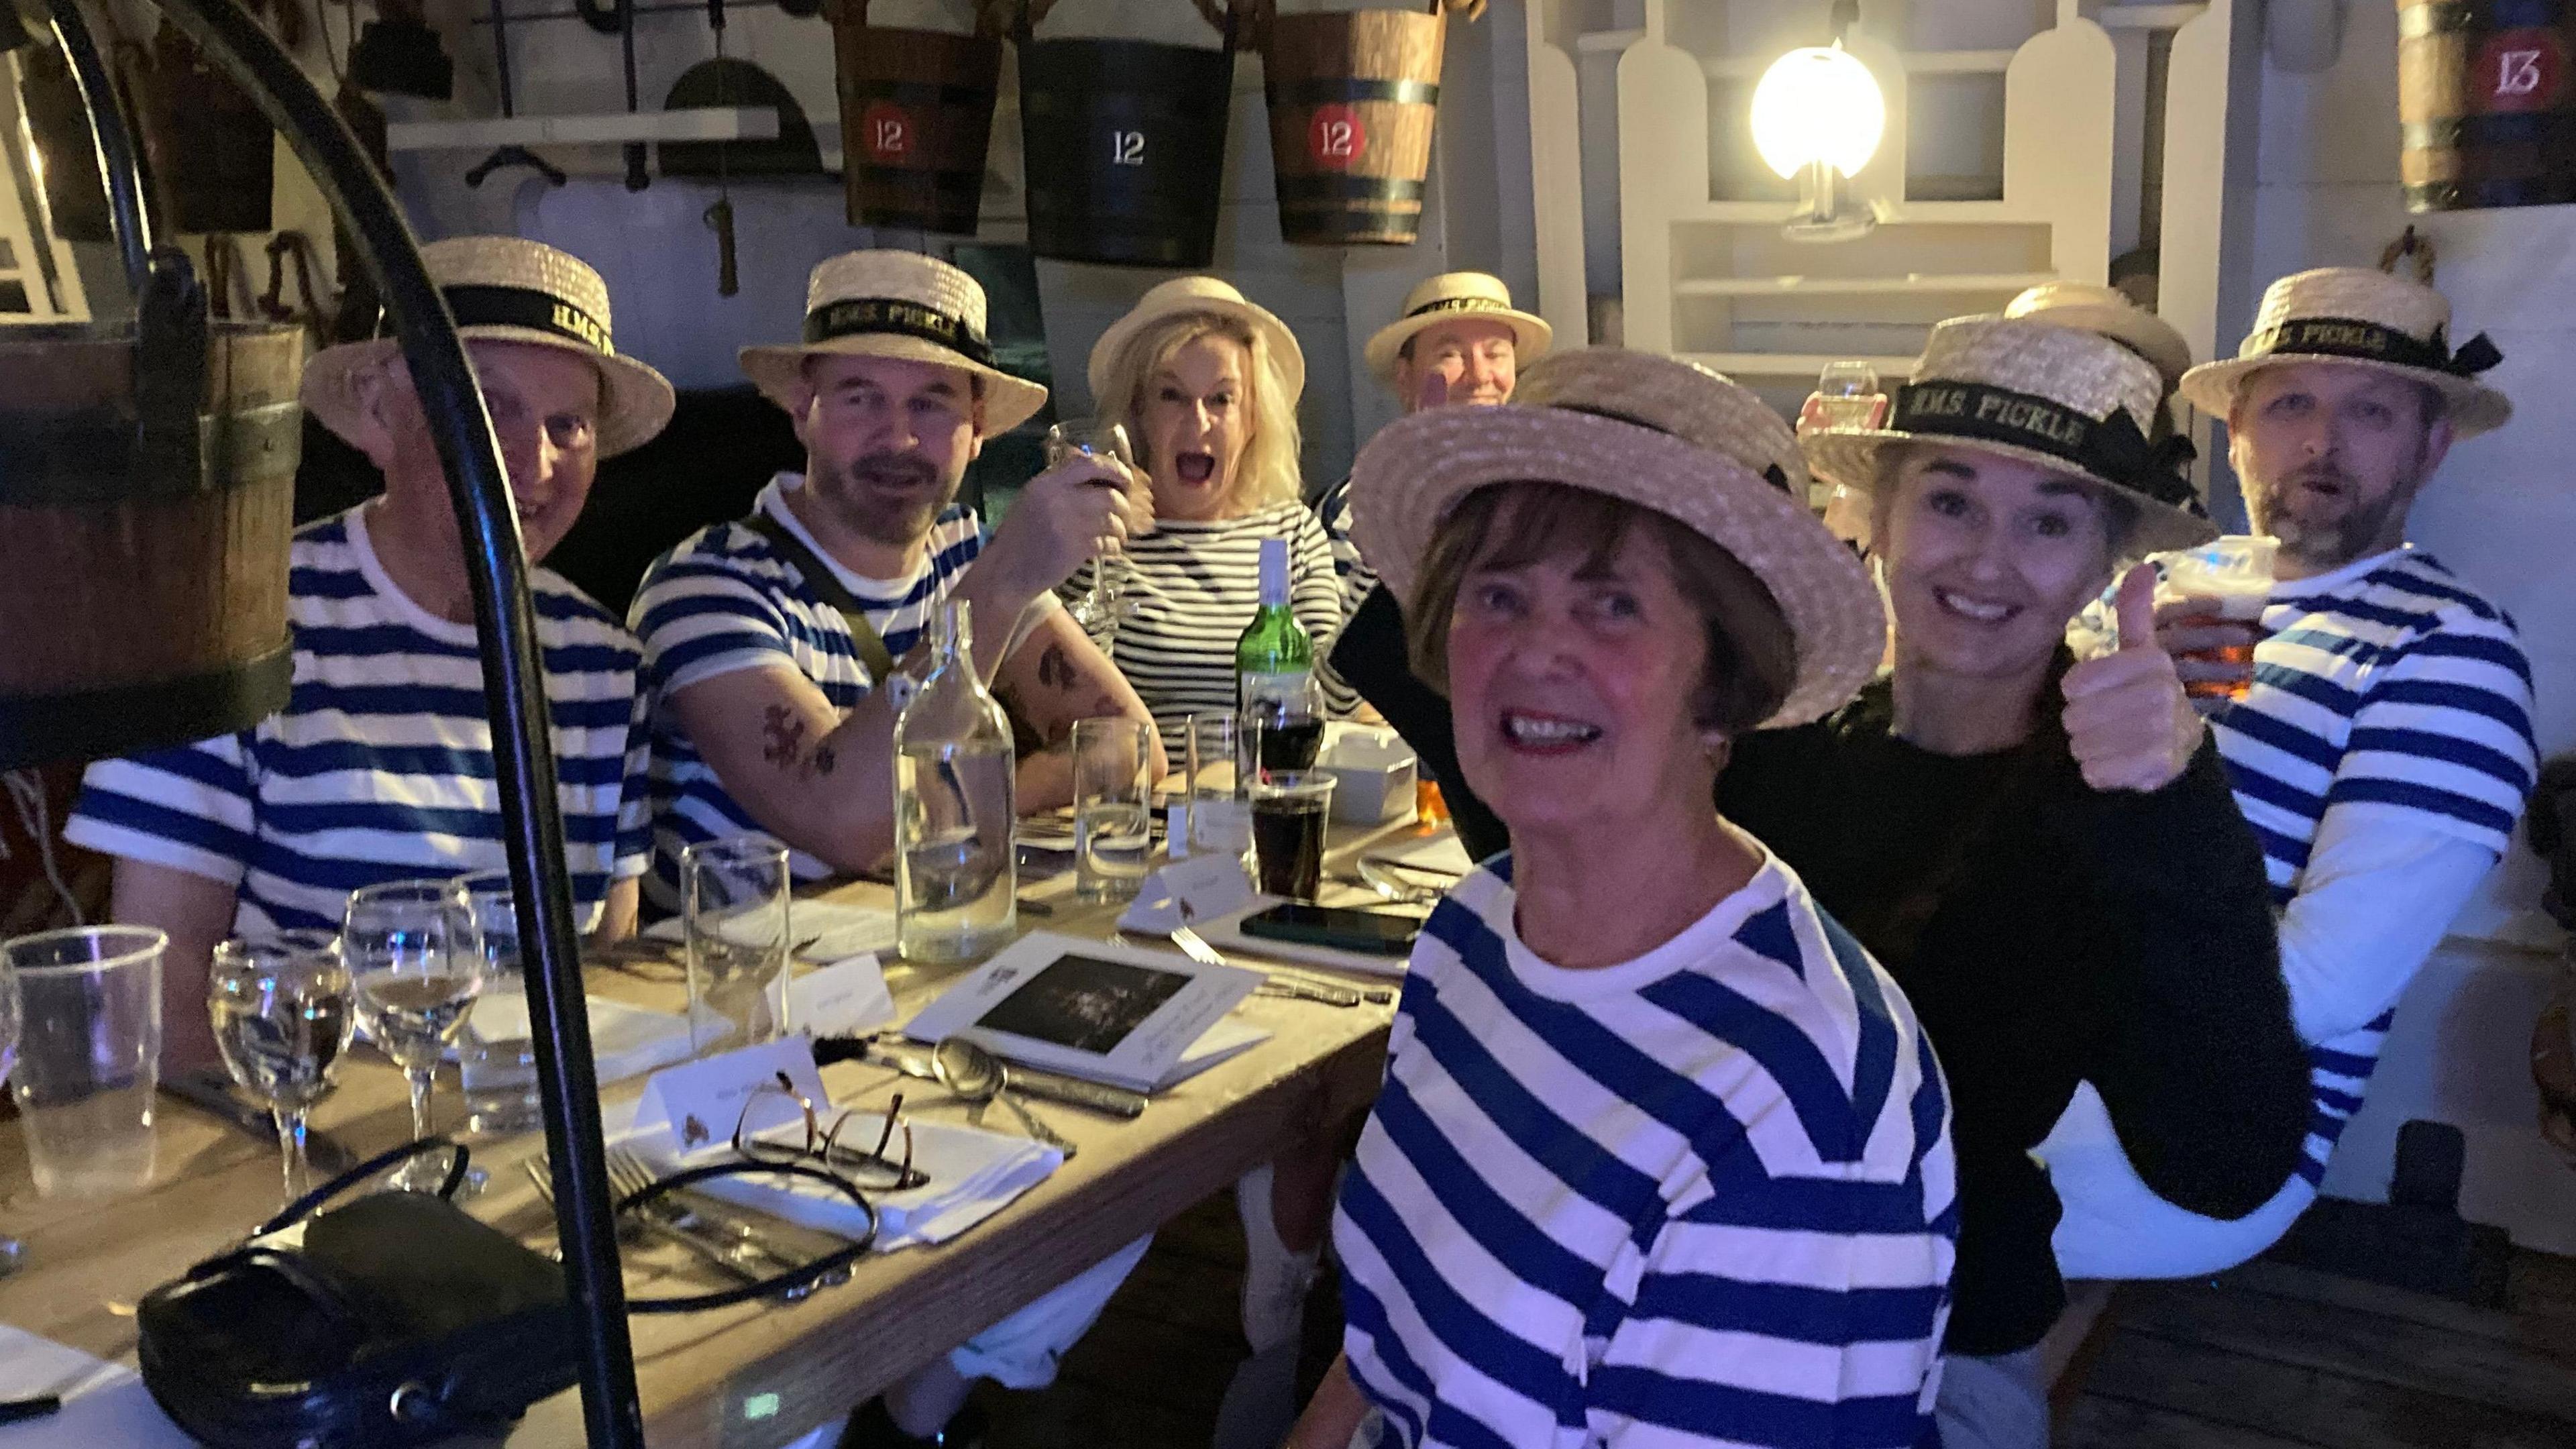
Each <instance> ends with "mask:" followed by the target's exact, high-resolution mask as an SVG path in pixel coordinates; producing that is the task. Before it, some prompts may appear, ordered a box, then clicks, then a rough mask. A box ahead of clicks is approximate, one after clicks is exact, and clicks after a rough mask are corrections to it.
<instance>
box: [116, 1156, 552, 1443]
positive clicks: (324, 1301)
mask: <svg viewBox="0 0 2576 1449" xmlns="http://www.w3.org/2000/svg"><path fill="white" fill-rule="evenodd" d="M433 1148H436V1149H447V1150H452V1151H453V1152H454V1154H455V1164H454V1167H453V1168H452V1170H451V1171H450V1172H449V1174H448V1179H447V1185H446V1188H445V1189H444V1191H443V1192H442V1194H441V1195H439V1196H435V1197H433V1196H430V1195H428V1194H425V1193H412V1192H379V1193H374V1194H371V1195H369V1196H366V1197H362V1198H359V1199H357V1200H356V1201H353V1202H351V1203H349V1204H347V1205H346V1206H343V1207H338V1208H334V1209H332V1210H331V1211H329V1212H327V1213H323V1214H321V1215H320V1216H318V1217H311V1220H310V1221H309V1222H307V1223H306V1225H305V1229H304V1241H303V1245H302V1246H301V1247H300V1248H288V1247H282V1246H274V1245H267V1244H264V1243H262V1242H260V1241H258V1239H260V1238H264V1237H266V1236H267V1235H268V1234H270V1233H274V1232H276V1231H278V1230H280V1229H282V1228H285V1227H287V1226H290V1225H292V1224H293V1223H296V1222H299V1221H304V1220H305V1219H306V1218H308V1217H310V1215H311V1214H312V1213H313V1212H314V1210H315V1209H317V1208H319V1207H320V1206H322V1204H324V1203H325V1202H327V1201H329V1200H330V1199H331V1198H333V1197H335V1196H337V1195H338V1194H340V1193H341V1192H342V1191H344V1190H346V1189H347V1188H348V1187H350V1186H352V1185H354V1184H356V1183H360V1182H364V1181H366V1180H367V1179H369V1178H371V1177H373V1176H374V1175H375V1174H376V1173H378V1172H381V1171H383V1170H384V1169H385V1168H386V1167H388V1166H390V1165H392V1164H393V1163H394V1162H397V1161H399V1160H401V1159H403V1158H406V1157H410V1156H412V1155H415V1154H417V1153H419V1152H421V1151H424V1150H430V1149H433ZM464 1168H465V1149H463V1148H462V1147H452V1146H451V1145H450V1144H447V1143H445V1142H441V1141H438V1140H436V1139H432V1140H431V1141H429V1142H424V1143H415V1144H413V1145H411V1146H408V1147H405V1148H402V1149H399V1150H397V1151H395V1152H392V1153H388V1154H386V1155H385V1156H382V1157H379V1158H377V1159H375V1160H374V1161H372V1162H369V1163H366V1164H363V1165H361V1166H360V1167H358V1168H355V1169H353V1170H352V1171H350V1172H348V1173H345V1174H343V1175H341V1176H340V1177H339V1178H336V1179H334V1180H333V1181H332V1182H331V1183H330V1184H329V1185H328V1186H326V1187H323V1188H322V1189H320V1190H318V1191H316V1192H314V1193H312V1194H310V1195H308V1196H307V1197H305V1198H303V1199H302V1200H300V1201H298V1202H296V1203H294V1204H293V1205H291V1206H289V1207H288V1208H287V1209H286V1211H285V1212H283V1213H281V1214H279V1215H278V1217H276V1218H275V1219H272V1220H271V1221H270V1222H268V1223H266V1224H263V1225H262V1226H261V1229H260V1231H259V1232H258V1233H257V1234H255V1235H254V1240H253V1241H252V1242H251V1243H249V1244H247V1245H245V1246H243V1247H241V1248H237V1249H235V1250H234V1251H232V1252H229V1253H225V1254H223V1255H222V1256H220V1257H216V1258H211V1259H208V1260H207V1261H205V1262H203V1263H200V1264H198V1265H197V1266H196V1267H194V1268H191V1269H190V1270H188V1273H187V1275H186V1276H185V1277H183V1278H181V1279H179V1280H178V1281H177V1282H174V1283H167V1284H164V1285H162V1286H161V1287H159V1288H156V1289H154V1290H153V1291H152V1293H151V1295H150V1296H148V1297H146V1298H145V1299H144V1300H143V1302H142V1305H141V1307H140V1308H139V1309H138V1310H137V1313H136V1321H137V1325H138V1328H139V1331H140V1339H141V1341H140V1354H141V1360H142V1369H143V1383H144V1387H146V1388H147V1389H149V1390H151V1393H152V1397H153V1399H154V1400H155V1401H156V1402H158V1403H159V1404H160V1405H161V1408H162V1411H163V1412H165V1413H167V1414H168V1415H169V1416H170V1418H171V1421H172V1422H174V1423H176V1424H177V1425H178V1426H179V1427H180V1428H181V1429H183V1430H185V1431H187V1432H188V1433H189V1434H191V1435H193V1436H194V1437H196V1438H197V1439H200V1440H202V1441H204V1442H205V1443H208V1444H211V1445H215V1446H218V1449H341V1446H357V1445H365V1446H369V1449H374V1446H391V1445H405V1444H420V1443H426V1442H429V1441H432V1440H437V1439H444V1438H447V1437H449V1436H452V1435H456V1434H463V1433H478V1432H492V1431H495V1430H498V1429H501V1428H503V1427H505V1426H506V1425H507V1424H508V1423H509V1422H510V1421H512V1420H514V1419H516V1418H518V1417H519V1415H521V1414H522V1413H524V1412H526V1410H527V1408H528V1406H529V1405H530V1404H533V1403H535V1402H536V1401H537V1400H539V1399H542V1398H545V1397H547V1396H548V1395H550V1394H555V1393H559V1392H561V1391H563V1390H565V1389H568V1388H571V1387H572V1386H573V1385H574V1383H575V1382H577V1381H578V1379H579V1377H580V1347H579V1345H580V1320H579V1318H578V1316H577V1315H576V1313H575V1311H574V1308H573V1306H572V1303H571V1301H570V1300H569V1299H568V1298H567V1297H566V1296H565V1292H564V1282H563V1270H562V1269H561V1268H559V1267H557V1266H556V1265H555V1264H554V1263H552V1262H550V1261H548V1260H547V1259H546V1258H544V1257H542V1256H540V1255H538V1254H537V1253H535V1252H532V1251H530V1250H529V1249H528V1248H526V1247H524V1246H522V1245H521V1244H520V1243H519V1242H518V1241H517V1240H516V1239H514V1238H511V1237H510V1236H508V1235H507V1234H505V1233H502V1232H500V1231H499V1230H497V1229H494V1228H491V1227H487V1226H485V1225H484V1224H483V1223H480V1222H478V1221H476V1220H475V1219H474V1218H472V1217H470V1216H468V1215H467V1214H466V1213H465V1212H464V1210H462V1209H460V1208H458V1207H457V1206H456V1205H455V1204H454V1203H452V1202H450V1201H448V1200H447V1197H446V1196H445V1193H446V1192H453V1191H454V1190H455V1186H456V1183H457V1182H458V1181H459V1180H461V1179H462V1178H463V1176H464Z"/></svg>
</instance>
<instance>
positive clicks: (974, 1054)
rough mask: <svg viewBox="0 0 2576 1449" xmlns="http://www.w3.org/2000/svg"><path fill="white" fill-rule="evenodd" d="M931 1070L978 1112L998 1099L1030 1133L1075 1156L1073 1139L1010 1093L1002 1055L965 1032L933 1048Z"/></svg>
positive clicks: (1007, 1069)
mask: <svg viewBox="0 0 2576 1449" xmlns="http://www.w3.org/2000/svg"><path fill="white" fill-rule="evenodd" d="M930 1070H931V1071H932V1073H933V1074H935V1075H936V1076H937V1077H938V1078H939V1084H940V1085H941V1086H943V1087H946V1088H947V1089H948V1090H950V1091H951V1092H954V1093H956V1094H957V1096H958V1097H959V1099H960V1100H962V1101H965V1102H967V1103H970V1104H972V1105H973V1107H974V1108H975V1110H976V1111H977V1112H981V1111H982V1110H983V1107H984V1104H985V1103H987V1102H991V1101H995V1100H999V1101H1000V1102H1001V1104H1002V1105H1003V1106H1005V1107H1008V1108H1010V1109H1011V1112H1012V1114H1013V1115H1014V1116H1017V1117H1018V1118H1019V1119H1020V1125H1021V1126H1022V1127H1024V1128H1027V1129H1028V1134H1029V1135H1030V1136H1031V1137H1034V1138H1036V1139H1037V1140H1039V1141H1040V1142H1043V1143H1045V1144H1046V1145H1047V1146H1049V1147H1052V1148H1054V1149H1055V1150H1057V1151H1058V1152H1061V1153H1063V1154H1064V1155H1065V1156H1067V1157H1071V1156H1073V1154H1074V1150H1075V1149H1074V1145H1073V1144H1072V1143H1070V1142H1067V1141H1066V1140H1064V1138H1062V1137H1060V1136H1058V1135H1057V1134H1056V1131H1055V1129H1054V1128H1052V1127H1049V1126H1047V1125H1046V1124H1045V1123H1044V1122H1041V1121H1039V1120H1038V1116H1037V1114H1036V1113H1035V1112H1032V1111H1030V1110H1029V1109H1028V1107H1027V1105H1026V1104H1024V1103H1022V1102H1021V1101H1020V1099H1019V1098H1017V1097H1014V1096H1012V1095H1011V1069H1010V1068H1009V1067H1008V1066H1007V1065H1005V1064H1004V1063H1003V1061H1002V1059H1001V1058H1000V1057H997V1056H995V1055H993V1054H992V1053H991V1052H988V1051H986V1050H984V1049H983V1048H982V1047H980V1046H977V1045H976V1044H975V1043H973V1042H971V1041H968V1040H967V1039H966V1038H964V1037H962V1036H952V1037H943V1038H941V1040H940V1042H939V1044H938V1045H937V1046H935V1047H932V1048H931V1049H930Z"/></svg>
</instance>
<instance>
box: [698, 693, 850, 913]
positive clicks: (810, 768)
mask: <svg viewBox="0 0 2576 1449" xmlns="http://www.w3.org/2000/svg"><path fill="white" fill-rule="evenodd" d="M887 694H888V691H885V690H875V691H872V692H870V693H869V694H868V696H867V697H866V698H865V699H862V700H861V701H859V704H858V707H857V708H856V709H853V710H851V711H850V712H849V714H848V715H847V716H844V715H842V714H841V712H840V711H839V710H836V709H834V708H833V707H832V703H831V701H830V700H828V699H825V698H824V697H823V691H822V690H820V689H818V688H816V687H815V685H814V682H813V681H812V680H810V679H807V678H806V677H805V676H804V675H803V674H801V673H799V672H797V671H796V669H794V668H793V667H791V666H788V665H783V664H781V665H765V666H762V667H759V668H754V669H739V670H735V671H734V672H733V673H730V674H719V675H717V676H716V677H714V678H712V679H708V680H703V681H701V682H699V683H697V684H692V685H690V686H688V687H687V688H685V689H682V690H679V691H677V692H675V693H673V694H671V695H670V696H669V697H668V698H667V699H666V700H665V707H667V708H668V709H669V710H670V711H671V712H672V713H673V714H674V715H675V716H677V718H678V720H679V724H680V728H681V729H682V730H684V731H686V732H687V734H688V737H689V741H690V743H691V744H693V745H695V746H696V747H697V751H698V754H699V755H700V756H701V757H702V758H704V759H705V760H706V762H707V764H708V766H709V767H710V768H712V769H714V771H715V772H716V778H717V779H719V780H721V781H723V782H724V787H725V793H726V794H728V795H731V796H732V797H733V798H734V800H735V801H736V802H737V803H739V804H740V805H741V806H742V808H743V809H744V810H745V811H746V812H747V813H749V814H750V816H751V818H752V820H753V821H754V822H756V823H757V824H758V825H759V826H760V828H761V829H763V830H766V831H768V832H769V833H770V834H772V835H775V836H777V837H778V838H779V839H781V840H783V841H785V842H787V843H788V844H789V845H792V846H794V847H795V848H797V849H798V850H801V851H804V852H805V853H807V854H809V855H812V856H814V857H816V858H818V859H820V860H822V861H823V862H825V863H826V864H828V865H830V866H831V867H832V868H833V869H834V870H838V871H844V872H849V873H853V874H855V873H858V872H862V871H869V870H874V869H876V868H877V866H878V865H879V864H881V863H882V862H883V861H884V860H885V857H886V855H887V853H888V852H889V851H891V850H893V848H894V711H893V709H892V708H891V707H890V705H889V703H888V700H887Z"/></svg>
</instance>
